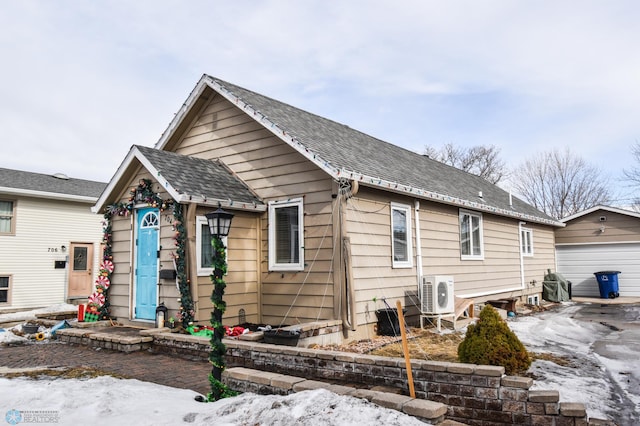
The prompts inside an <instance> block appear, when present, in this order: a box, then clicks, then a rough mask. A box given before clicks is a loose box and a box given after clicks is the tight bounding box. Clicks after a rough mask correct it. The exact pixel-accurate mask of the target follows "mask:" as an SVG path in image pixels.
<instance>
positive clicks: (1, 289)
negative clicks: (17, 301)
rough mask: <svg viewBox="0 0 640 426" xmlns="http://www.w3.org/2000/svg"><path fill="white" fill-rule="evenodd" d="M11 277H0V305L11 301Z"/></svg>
mask: <svg viewBox="0 0 640 426" xmlns="http://www.w3.org/2000/svg"><path fill="white" fill-rule="evenodd" d="M10 295H11V277H7V276H4V277H0V305H2V304H7V303H10V302H11V299H10V297H9V296H10Z"/></svg>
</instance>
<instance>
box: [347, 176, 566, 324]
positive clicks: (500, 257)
mask: <svg viewBox="0 0 640 426" xmlns="http://www.w3.org/2000/svg"><path fill="white" fill-rule="evenodd" d="M392 201H393V202H396V203H401V204H405V205H409V206H411V226H412V230H411V244H412V246H413V247H414V250H413V252H414V259H412V262H413V267H412V268H393V267H392V259H391V219H390V211H391V202H392ZM413 204H414V200H413V199H407V198H401V197H398V196H394V195H392V194H384V193H381V192H374V191H372V190H370V189H367V188H361V190H360V192H359V193H358V194H357V195H356V196H355V197H354V198H352V199H350V200H349V202H348V209H347V216H348V221H347V229H348V232H349V236H350V238H351V248H352V257H353V278H354V281H355V286H356V289H357V290H356V301H357V316H358V323H359V324H364V323H366V322H372V321H375V320H376V317H375V315H373V314H372V311H374V310H375V309H380V308H384V304H383V302H382V301H381V300H382V299H383V298H384V299H386V301H387V303H389V305H391V306H393V307H395V301H396V300H401V301H402V303H403V306H406V305H407V304H415V305H418V300H417V297H416V292H417V282H418V278H417V271H416V266H415V263H416V262H415V235H416V232H415V218H414V215H415V210H414V208H413ZM458 213H459V209H458V208H457V207H452V206H447V205H442V204H437V203H432V202H428V201H421V203H420V211H419V218H420V237H421V246H422V265H423V270H422V271H421V272H422V275H453V277H454V280H455V294H456V295H457V296H462V297H464V296H473V297H480V298H484V299H487V298H491V295H494V297H495V295H499V294H501V293H504V292H506V291H510V292H511V293H512V296H520V295H525V294H530V293H539V292H541V282H542V280H543V278H544V274H545V271H546V269H547V268H551V269H553V268H554V265H555V251H554V233H553V229H552V228H550V227H545V226H540V225H532V224H528V225H526V226H527V227H528V228H529V229H532V231H533V240H534V256H532V257H525V258H524V278H525V279H524V281H525V288H524V289H521V286H522V279H521V270H520V245H519V244H520V241H519V227H518V221H516V220H510V219H507V218H502V217H499V216H494V215H490V214H487V213H483V214H482V219H483V242H484V259H483V260H461V258H460V234H459V232H460V231H459V214H458ZM534 280H535V283H534ZM514 289H517V291H515V292H514V291H513V290H514ZM374 298H375V299H376V302H374V300H373V299H374Z"/></svg>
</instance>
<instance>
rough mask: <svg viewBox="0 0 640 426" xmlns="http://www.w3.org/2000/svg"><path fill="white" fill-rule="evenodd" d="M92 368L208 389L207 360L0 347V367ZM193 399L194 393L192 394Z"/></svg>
mask: <svg viewBox="0 0 640 426" xmlns="http://www.w3.org/2000/svg"><path fill="white" fill-rule="evenodd" d="M42 366H47V367H91V368H96V369H100V370H103V371H106V372H110V373H114V374H117V375H119V376H122V377H125V378H130V379H138V380H144V381H147V382H153V383H157V384H160V385H166V386H172V387H175V388H182V389H191V390H193V391H195V392H198V393H200V394H203V395H206V394H207V393H208V392H209V390H210V388H209V372H210V371H211V364H209V362H208V361H190V360H186V359H182V358H176V357H173V356H170V355H164V354H153V353H150V352H146V351H143V352H132V353H124V352H115V351H109V350H100V349H96V348H90V347H86V346H78V345H70V344H67V343H63V342H56V341H51V342H46V343H45V342H43V343H28V344H24V345H19V346H0V368H1V367H10V368H24V367H42ZM194 396H195V393H194Z"/></svg>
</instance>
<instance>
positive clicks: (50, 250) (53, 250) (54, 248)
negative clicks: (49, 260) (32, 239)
mask: <svg viewBox="0 0 640 426" xmlns="http://www.w3.org/2000/svg"><path fill="white" fill-rule="evenodd" d="M47 252H49V253H57V252H58V247H49V248H48V249H47Z"/></svg>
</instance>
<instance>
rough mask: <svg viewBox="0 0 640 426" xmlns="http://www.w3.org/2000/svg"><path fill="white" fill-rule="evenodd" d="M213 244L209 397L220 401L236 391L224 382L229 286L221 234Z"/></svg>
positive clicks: (225, 255) (215, 238) (212, 241)
mask: <svg viewBox="0 0 640 426" xmlns="http://www.w3.org/2000/svg"><path fill="white" fill-rule="evenodd" d="M211 245H212V246H213V273H212V274H211V275H210V278H211V282H212V283H213V291H212V292H211V302H212V303H213V310H212V311H211V328H213V334H212V335H211V351H210V352H209V362H210V363H211V364H212V365H213V367H212V369H211V373H210V374H209V383H210V384H211V392H210V393H209V394H208V395H207V397H208V400H209V401H218V400H219V399H221V398H226V397H229V396H235V395H236V393H235V392H234V391H232V390H231V389H229V387H228V386H227V385H225V384H224V383H222V371H224V368H225V361H224V355H225V353H226V351H227V348H226V346H225V345H224V343H222V338H223V337H224V335H225V333H226V331H225V328H224V326H223V325H222V314H224V311H225V310H226V309H227V304H226V302H225V301H224V300H223V297H224V289H225V288H226V287H227V284H226V283H225V282H224V278H223V277H224V275H225V274H226V273H227V253H226V249H225V246H224V243H223V242H222V240H221V239H220V237H219V236H217V235H215V236H214V237H213V238H212V240H211Z"/></svg>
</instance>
